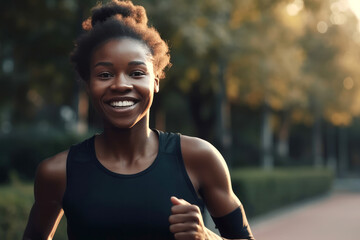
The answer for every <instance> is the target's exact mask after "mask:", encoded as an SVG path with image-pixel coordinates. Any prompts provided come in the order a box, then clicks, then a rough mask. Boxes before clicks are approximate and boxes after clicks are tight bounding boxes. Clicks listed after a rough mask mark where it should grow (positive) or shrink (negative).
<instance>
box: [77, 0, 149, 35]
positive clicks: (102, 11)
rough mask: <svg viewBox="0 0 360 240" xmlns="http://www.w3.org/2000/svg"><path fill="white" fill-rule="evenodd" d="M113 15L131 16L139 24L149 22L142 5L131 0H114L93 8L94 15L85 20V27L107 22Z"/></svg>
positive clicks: (121, 17) (86, 28)
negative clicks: (136, 4) (137, 4)
mask: <svg viewBox="0 0 360 240" xmlns="http://www.w3.org/2000/svg"><path fill="white" fill-rule="evenodd" d="M112 17H118V18H120V19H125V18H130V19H132V20H134V21H135V22H136V23H137V24H144V25H147V22H148V19H147V16H146V11H145V9H144V8H143V7H142V6H134V4H133V3H132V2H131V1H118V0H113V1H112V2H110V3H108V4H105V5H101V4H99V5H98V6H96V7H95V8H93V9H92V17H91V18H89V19H87V20H85V21H84V22H83V28H84V29H85V30H90V29H91V28H93V27H94V26H95V25H96V24H98V23H102V22H105V21H106V20H108V19H110V18H112Z"/></svg>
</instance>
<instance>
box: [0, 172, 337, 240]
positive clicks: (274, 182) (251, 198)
mask: <svg viewBox="0 0 360 240" xmlns="http://www.w3.org/2000/svg"><path fill="white" fill-rule="evenodd" d="M231 175H232V183H233V188H234V192H235V194H236V195H237V196H238V197H239V199H240V200H241V202H242V203H243V205H244V207H245V210H246V214H247V215H248V217H253V216H256V215H259V214H263V213H266V212H268V211H271V210H274V209H276V208H280V207H282V206H285V205H288V204H291V203H294V202H296V201H299V200H302V199H306V198H310V197H313V196H316V195H319V194H323V193H326V192H327V191H329V190H330V188H331V185H332V180H333V174H332V172H331V171H329V170H326V169H312V168H300V169H298V168H296V169H275V170H273V171H271V172H268V171H263V170H259V169H244V170H234V171H232V172H231ZM32 189H33V185H32V183H28V184H24V183H21V182H20V181H18V180H15V181H14V180H12V183H11V184H8V185H2V186H1V185H0V196H1V198H0V239H7V240H13V239H21V236H22V234H23V231H24V229H25V226H26V222H27V219H28V215H29V212H30V209H31V206H32V204H33V202H34V198H33V190H32ZM54 239H55V240H56V239H57V240H63V239H67V237H66V219H65V217H63V219H62V220H61V222H60V225H59V227H58V229H57V231H56V233H55V236H54Z"/></svg>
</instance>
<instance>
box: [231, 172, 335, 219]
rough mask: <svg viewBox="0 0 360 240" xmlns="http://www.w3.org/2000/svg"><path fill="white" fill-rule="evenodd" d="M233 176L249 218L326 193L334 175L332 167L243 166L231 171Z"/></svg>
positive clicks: (237, 192) (236, 189) (237, 191)
mask: <svg viewBox="0 0 360 240" xmlns="http://www.w3.org/2000/svg"><path fill="white" fill-rule="evenodd" d="M231 176H232V184H233V189H234V192H235V194H236V195H237V196H238V198H239V199H240V201H241V202H242V204H243V205H244V208H245V211H246V214H247V216H248V217H254V216H257V215H260V214H264V213H267V212H270V211H272V210H275V209H278V208H281V207H283V206H286V205H289V204H291V203H294V202H297V201H300V200H304V199H307V198H310V197H314V196H317V195H321V194H324V193H327V192H329V191H330V189H331V186H332V182H333V178H334V174H333V172H332V171H331V170H329V169H314V168H282V169H274V170H272V171H266V170H261V169H244V170H234V171H232V172H231Z"/></svg>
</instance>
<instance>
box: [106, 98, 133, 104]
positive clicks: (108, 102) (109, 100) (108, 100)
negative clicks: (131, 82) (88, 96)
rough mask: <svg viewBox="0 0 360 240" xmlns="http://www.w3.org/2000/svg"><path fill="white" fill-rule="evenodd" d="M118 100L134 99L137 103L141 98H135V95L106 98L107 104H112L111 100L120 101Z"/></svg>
mask: <svg viewBox="0 0 360 240" xmlns="http://www.w3.org/2000/svg"><path fill="white" fill-rule="evenodd" d="M118 101H132V102H135V104H136V103H137V102H139V99H137V98H134V97H128V96H124V97H112V98H108V99H105V101H104V102H105V103H106V104H110V103H111V102H118Z"/></svg>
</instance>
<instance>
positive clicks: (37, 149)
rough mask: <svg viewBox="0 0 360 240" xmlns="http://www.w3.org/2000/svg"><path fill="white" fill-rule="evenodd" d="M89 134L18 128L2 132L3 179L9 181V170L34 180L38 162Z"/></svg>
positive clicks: (0, 169) (0, 166)
mask: <svg viewBox="0 0 360 240" xmlns="http://www.w3.org/2000/svg"><path fill="white" fill-rule="evenodd" d="M85 137H87V136H78V135H75V134H71V133H62V132H55V131H49V132H43V133H41V132H36V131H32V130H25V131H17V132H14V133H12V134H9V135H6V136H5V135H0V183H5V182H8V181H9V172H10V171H14V170H15V171H16V172H17V173H18V174H19V176H20V177H21V178H22V179H25V180H33V179H34V176H35V171H36V167H37V165H38V164H39V163H40V162H41V161H42V160H44V159H46V158H48V157H50V156H53V155H55V154H56V153H58V152H61V151H64V150H66V149H68V148H69V147H70V146H71V145H72V144H75V143H77V142H80V141H81V140H83V139H85Z"/></svg>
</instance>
